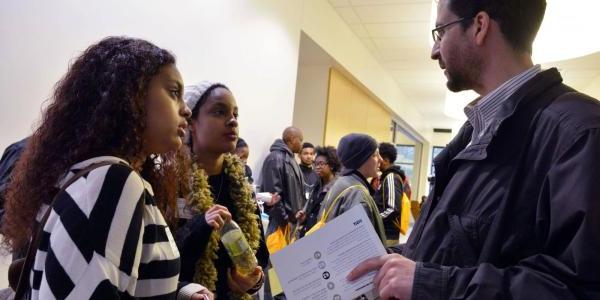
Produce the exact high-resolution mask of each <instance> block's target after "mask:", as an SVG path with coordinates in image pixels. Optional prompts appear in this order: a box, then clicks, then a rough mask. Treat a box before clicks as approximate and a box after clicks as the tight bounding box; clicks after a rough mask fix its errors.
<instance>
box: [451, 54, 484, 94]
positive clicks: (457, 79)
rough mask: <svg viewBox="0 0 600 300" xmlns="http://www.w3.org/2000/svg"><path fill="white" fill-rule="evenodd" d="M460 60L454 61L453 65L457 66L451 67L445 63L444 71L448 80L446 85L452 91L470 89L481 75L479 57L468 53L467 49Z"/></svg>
mask: <svg viewBox="0 0 600 300" xmlns="http://www.w3.org/2000/svg"><path fill="white" fill-rule="evenodd" d="M463 53H465V55H463V56H462V57H461V58H460V60H461V61H456V62H457V63H455V64H454V65H455V66H457V65H458V66H459V67H458V68H452V65H450V66H449V65H446V72H447V74H448V77H447V79H448V81H447V82H446V86H447V87H448V89H449V90H450V91H452V92H460V91H465V90H471V89H473V88H474V87H475V86H476V85H477V82H478V81H479V80H480V75H481V66H482V63H481V59H480V58H479V57H476V56H473V55H470V54H468V53H469V52H468V51H464V52H463Z"/></svg>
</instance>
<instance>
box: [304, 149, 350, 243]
mask: <svg viewBox="0 0 600 300" xmlns="http://www.w3.org/2000/svg"><path fill="white" fill-rule="evenodd" d="M314 165H315V172H316V173H317V176H319V181H318V182H317V184H316V185H315V187H314V189H313V191H312V193H311V194H310V198H309V199H308V201H307V202H306V204H305V205H304V208H303V209H302V210H301V211H298V213H297V214H296V219H297V220H298V223H299V225H302V228H301V229H299V232H298V237H300V238H301V237H303V236H304V234H305V233H306V231H307V230H309V229H310V228H311V227H313V226H314V225H315V224H316V223H317V217H318V215H319V209H321V203H323V199H325V195H326V194H327V192H328V191H329V189H330V188H331V186H332V185H333V183H334V182H335V179H336V178H337V173H338V172H339V171H340V168H341V164H340V160H339V159H338V156H337V154H336V150H335V148H334V147H332V146H327V147H317V149H316V157H315V162H314Z"/></svg>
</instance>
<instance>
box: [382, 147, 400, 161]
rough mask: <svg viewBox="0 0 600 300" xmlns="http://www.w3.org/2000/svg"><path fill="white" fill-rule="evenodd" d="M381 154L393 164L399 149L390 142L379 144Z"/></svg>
mask: <svg viewBox="0 0 600 300" xmlns="http://www.w3.org/2000/svg"><path fill="white" fill-rule="evenodd" d="M379 155H381V157H382V158H383V159H387V160H388V161H389V162H390V163H392V164H393V163H394V162H395V161H396V157H397V156H398V150H396V147H395V146H394V145H392V144H390V143H381V144H379Z"/></svg>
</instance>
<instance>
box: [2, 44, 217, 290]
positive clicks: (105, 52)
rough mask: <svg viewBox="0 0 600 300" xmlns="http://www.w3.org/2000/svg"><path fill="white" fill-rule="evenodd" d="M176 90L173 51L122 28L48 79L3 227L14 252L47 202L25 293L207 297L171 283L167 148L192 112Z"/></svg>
mask: <svg viewBox="0 0 600 300" xmlns="http://www.w3.org/2000/svg"><path fill="white" fill-rule="evenodd" d="M182 93H183V86H182V79H181V75H180V74H179V71H178V70H177V68H176V67H175V58H174V57H173V55H172V54H171V53H169V52H168V51H166V50H164V49H161V48H159V47H157V46H155V45H153V44H151V43H149V42H147V41H144V40H140V39H134V38H127V37H109V38H105V39H103V40H102V41H100V42H98V43H97V44H94V45H92V46H90V47H89V48H88V49H86V50H85V51H84V52H83V53H82V54H81V56H79V57H78V58H77V59H76V60H75V61H74V62H73V63H72V64H71V65H70V67H69V69H68V71H67V73H66V75H65V76H64V77H63V78H62V79H61V80H60V81H59V82H58V83H57V84H56V87H55V90H54V94H53V96H52V99H51V102H50V104H49V106H48V107H47V109H46V110H45V112H44V114H43V116H42V120H41V122H40V124H39V126H38V127H37V129H36V130H35V132H34V133H33V135H32V136H31V139H30V141H29V144H28V146H27V148H26V150H25V151H24V153H23V156H22V157H21V159H20V160H19V162H18V163H17V166H16V168H15V170H14V180H13V181H12V183H11V185H10V187H9V189H8V193H7V197H6V214H5V215H4V223H3V228H2V229H3V234H4V235H5V237H6V239H5V243H6V244H7V246H8V247H10V248H11V249H12V250H13V251H19V250H21V249H23V248H24V247H26V245H27V244H28V242H29V237H30V236H32V234H33V233H34V232H36V230H37V229H36V227H38V226H39V222H40V220H41V219H42V216H44V215H45V214H46V212H47V211H48V210H49V211H48V212H49V215H48V217H47V221H46V222H45V224H44V226H43V231H40V233H41V236H38V237H39V239H40V242H39V246H38V247H37V250H36V252H35V261H34V264H33V268H32V270H31V273H30V276H28V277H29V278H30V286H31V294H30V296H31V298H33V299H55V298H63V299H64V298H69V299H89V298H96V299H120V298H127V299H130V298H134V299H138V298H146V297H153V299H175V298H177V297H181V298H184V299H207V298H206V297H207V296H208V295H210V294H209V293H208V292H207V291H206V289H203V287H201V286H199V285H194V284H191V285H183V284H180V283H179V282H178V275H179V269H180V259H179V252H178V250H177V248H176V247H175V243H174V240H173V238H172V235H171V233H170V231H169V227H168V226H167V222H166V221H165V218H164V217H163V214H162V213H161V211H162V212H163V213H167V215H168V216H170V217H168V218H167V219H175V218H176V198H175V197H176V195H177V191H176V179H175V178H176V177H175V175H176V173H177V170H176V169H175V167H176V164H175V163H173V162H174V159H173V158H174V154H171V153H174V152H175V151H176V150H177V149H178V148H179V147H180V146H181V145H182V140H183V138H184V136H185V130H186V128H187V122H186V118H187V117H189V116H190V114H191V112H190V110H189V109H188V108H187V107H186V105H185V103H184V102H183V99H182ZM99 164H104V165H102V166H100V167H94V166H98V165H99ZM88 169H90V171H87V172H86V174H83V176H81V177H79V175H82V174H79V173H81V170H88ZM75 174H77V175H75ZM72 178H76V179H75V181H74V182H72V183H71V184H69V185H68V186H63V185H64V184H65V183H66V182H68V181H72V180H71V179H72ZM61 188H63V190H61ZM64 188H66V189H64ZM59 191H60V192H59ZM25 271H26V272H29V270H25ZM27 274H29V273H27ZM198 292H201V293H202V294H201V293H198Z"/></svg>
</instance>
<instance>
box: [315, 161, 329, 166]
mask: <svg viewBox="0 0 600 300" xmlns="http://www.w3.org/2000/svg"><path fill="white" fill-rule="evenodd" d="M314 165H315V167H323V166H326V165H328V163H327V162H326V161H316V162H315V163H314Z"/></svg>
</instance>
